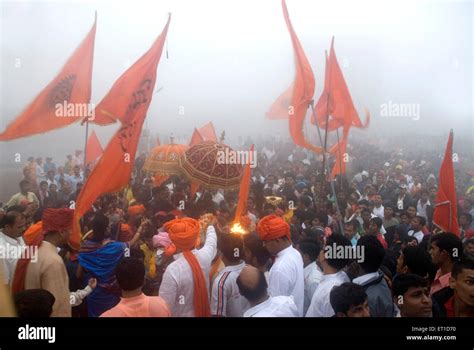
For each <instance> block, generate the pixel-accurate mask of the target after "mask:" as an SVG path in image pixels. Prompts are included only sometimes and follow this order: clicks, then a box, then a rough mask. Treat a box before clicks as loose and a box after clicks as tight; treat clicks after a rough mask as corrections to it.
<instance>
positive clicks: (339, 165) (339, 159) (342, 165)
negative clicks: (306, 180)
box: [329, 128, 349, 178]
mask: <svg viewBox="0 0 474 350" xmlns="http://www.w3.org/2000/svg"><path fill="white" fill-rule="evenodd" d="M348 138H349V128H346V129H344V135H343V136H342V140H341V141H340V142H339V147H338V148H336V150H335V151H334V153H335V154H336V162H335V163H334V166H333V168H332V171H331V176H332V178H335V177H336V175H338V174H345V173H346V162H345V161H344V158H345V154H346V152H347V141H348V140H347V139H348ZM336 146H338V144H336ZM329 152H331V150H330V151H329Z"/></svg>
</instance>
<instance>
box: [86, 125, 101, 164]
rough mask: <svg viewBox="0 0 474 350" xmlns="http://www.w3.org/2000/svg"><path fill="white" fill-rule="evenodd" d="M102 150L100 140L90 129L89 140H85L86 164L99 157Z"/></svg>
mask: <svg viewBox="0 0 474 350" xmlns="http://www.w3.org/2000/svg"><path fill="white" fill-rule="evenodd" d="M103 152H104V150H103V149H102V146H101V145H100V141H99V139H98V138H97V135H96V134H95V131H92V133H91V136H89V140H87V149H86V165H87V164H89V163H92V162H94V161H95V160H97V158H99V157H100V156H101V155H102V153H103Z"/></svg>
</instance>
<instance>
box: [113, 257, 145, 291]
mask: <svg viewBox="0 0 474 350" xmlns="http://www.w3.org/2000/svg"><path fill="white" fill-rule="evenodd" d="M115 276H116V277H117V282H118V285H119V287H120V289H122V290H125V291H131V290H135V289H138V288H140V287H142V286H143V284H144V283H145V265H144V264H143V261H140V260H139V259H137V258H131V257H130V258H123V259H122V260H120V262H119V263H118V264H117V266H116V268H115Z"/></svg>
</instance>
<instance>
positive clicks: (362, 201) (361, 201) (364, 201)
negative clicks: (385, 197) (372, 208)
mask: <svg viewBox="0 0 474 350" xmlns="http://www.w3.org/2000/svg"><path fill="white" fill-rule="evenodd" d="M357 204H359V205H365V206H367V207H368V206H369V204H370V203H369V201H368V200H367V199H361V200H360V201H358V202H357Z"/></svg>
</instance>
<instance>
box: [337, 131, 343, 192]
mask: <svg viewBox="0 0 474 350" xmlns="http://www.w3.org/2000/svg"><path fill="white" fill-rule="evenodd" d="M336 135H337V152H338V153H339V170H340V171H342V159H341V144H340V143H339V128H337V129H336ZM339 179H340V181H339V186H341V187H342V178H341V177H340V176H339Z"/></svg>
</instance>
